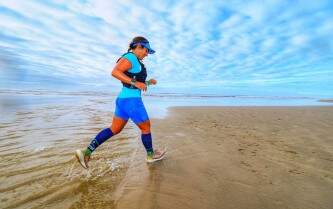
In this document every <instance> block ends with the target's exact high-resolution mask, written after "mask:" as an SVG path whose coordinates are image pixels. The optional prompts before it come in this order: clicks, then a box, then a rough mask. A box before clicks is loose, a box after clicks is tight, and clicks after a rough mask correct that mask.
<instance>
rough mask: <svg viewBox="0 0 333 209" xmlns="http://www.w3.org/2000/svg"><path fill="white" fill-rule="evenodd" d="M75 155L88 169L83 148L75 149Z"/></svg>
mask: <svg viewBox="0 0 333 209" xmlns="http://www.w3.org/2000/svg"><path fill="white" fill-rule="evenodd" d="M75 157H76V159H77V160H78V161H79V163H80V164H81V166H82V167H83V168H85V169H87V166H86V164H85V162H84V156H83V154H82V152H81V150H76V151H75Z"/></svg>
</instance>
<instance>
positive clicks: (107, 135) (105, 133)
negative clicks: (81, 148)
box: [85, 128, 114, 156]
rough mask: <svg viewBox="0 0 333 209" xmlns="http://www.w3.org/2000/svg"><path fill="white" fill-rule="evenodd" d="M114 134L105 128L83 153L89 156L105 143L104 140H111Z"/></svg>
mask: <svg viewBox="0 0 333 209" xmlns="http://www.w3.org/2000/svg"><path fill="white" fill-rule="evenodd" d="M113 135H114V134H113V133H112V131H111V129H110V128H105V129H103V130H102V131H101V132H99V133H98V134H97V135H96V137H95V139H93V140H92V141H91V142H90V145H89V146H88V147H87V149H86V151H85V153H86V154H88V155H89V156H90V155H91V153H92V152H93V151H94V150H95V149H96V148H97V147H98V146H99V145H101V144H102V143H103V142H105V141H106V140H108V139H109V138H111V137H112V136H113Z"/></svg>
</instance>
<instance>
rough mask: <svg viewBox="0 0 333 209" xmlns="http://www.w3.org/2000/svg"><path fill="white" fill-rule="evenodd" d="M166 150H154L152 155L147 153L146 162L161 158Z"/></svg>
mask: <svg viewBox="0 0 333 209" xmlns="http://www.w3.org/2000/svg"><path fill="white" fill-rule="evenodd" d="M165 153H166V150H158V149H156V150H154V153H153V154H152V155H147V163H153V162H156V161H159V160H162V159H163V158H164V156H165Z"/></svg>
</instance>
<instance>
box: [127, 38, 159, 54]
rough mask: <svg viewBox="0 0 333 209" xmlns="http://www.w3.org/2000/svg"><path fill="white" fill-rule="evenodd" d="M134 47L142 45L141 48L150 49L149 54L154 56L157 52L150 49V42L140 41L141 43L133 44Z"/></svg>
mask: <svg viewBox="0 0 333 209" xmlns="http://www.w3.org/2000/svg"><path fill="white" fill-rule="evenodd" d="M132 44H133V46H135V45H137V44H140V45H141V46H143V47H145V48H146V49H148V54H154V53H155V50H154V49H152V48H151V47H150V44H149V42H148V41H140V42H135V43H132Z"/></svg>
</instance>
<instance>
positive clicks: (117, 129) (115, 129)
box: [110, 126, 122, 135]
mask: <svg viewBox="0 0 333 209" xmlns="http://www.w3.org/2000/svg"><path fill="white" fill-rule="evenodd" d="M110 129H111V131H112V133H113V135H116V134H119V133H120V132H121V130H122V129H121V128H118V127H116V128H115V127H112V126H111V127H110Z"/></svg>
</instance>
